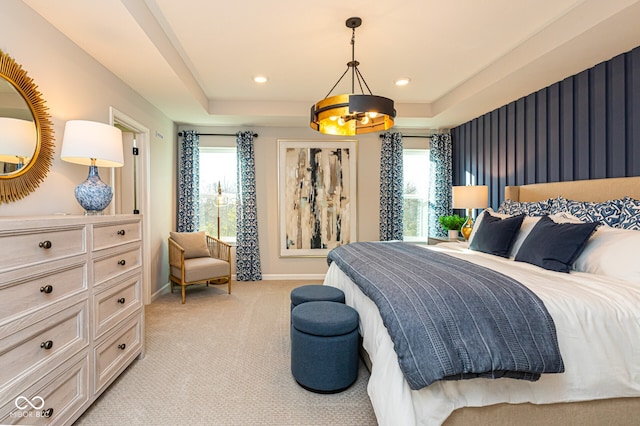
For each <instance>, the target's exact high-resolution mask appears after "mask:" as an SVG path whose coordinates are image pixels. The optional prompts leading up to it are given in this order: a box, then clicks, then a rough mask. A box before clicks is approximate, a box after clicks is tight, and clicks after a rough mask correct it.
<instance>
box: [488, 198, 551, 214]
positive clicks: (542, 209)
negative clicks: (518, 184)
mask: <svg viewBox="0 0 640 426" xmlns="http://www.w3.org/2000/svg"><path fill="white" fill-rule="evenodd" d="M498 213H501V214H509V215H518V214H523V213H524V214H526V215H527V216H546V215H548V214H550V213H551V199H548V200H544V201H528V202H527V201H512V200H504V201H503V202H502V204H500V207H498Z"/></svg>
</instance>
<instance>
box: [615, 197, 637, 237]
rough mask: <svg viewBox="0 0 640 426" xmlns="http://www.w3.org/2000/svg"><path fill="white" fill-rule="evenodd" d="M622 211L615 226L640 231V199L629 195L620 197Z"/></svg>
mask: <svg viewBox="0 0 640 426" xmlns="http://www.w3.org/2000/svg"><path fill="white" fill-rule="evenodd" d="M621 210H622V212H621V215H620V221H619V222H618V223H617V224H616V228H623V229H633V230H634V231H640V200H636V199H635V198H631V197H624V198H623V199H622V208H621Z"/></svg>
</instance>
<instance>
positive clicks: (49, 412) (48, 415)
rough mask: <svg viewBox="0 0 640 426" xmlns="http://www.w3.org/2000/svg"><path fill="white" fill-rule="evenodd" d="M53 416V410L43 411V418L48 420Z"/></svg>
mask: <svg viewBox="0 0 640 426" xmlns="http://www.w3.org/2000/svg"><path fill="white" fill-rule="evenodd" d="M52 415H53V408H47V409H46V410H42V417H46V418H47V419H48V418H49V417H51V416H52Z"/></svg>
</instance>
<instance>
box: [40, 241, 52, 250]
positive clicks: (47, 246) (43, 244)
mask: <svg viewBox="0 0 640 426" xmlns="http://www.w3.org/2000/svg"><path fill="white" fill-rule="evenodd" d="M52 245H53V244H51V241H49V240H46V241H41V242H40V244H38V247H40V248H43V249H50V248H51V246H52Z"/></svg>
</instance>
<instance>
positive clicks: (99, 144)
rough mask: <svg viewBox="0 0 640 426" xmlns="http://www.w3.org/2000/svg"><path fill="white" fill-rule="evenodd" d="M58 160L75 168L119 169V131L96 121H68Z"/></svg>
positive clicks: (120, 158)
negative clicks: (82, 166)
mask: <svg viewBox="0 0 640 426" xmlns="http://www.w3.org/2000/svg"><path fill="white" fill-rule="evenodd" d="M60 158H61V159H62V160H64V161H68V162H70V163H76V164H84V165H86V166H90V165H91V160H92V159H95V165H96V166H98V167H121V166H122V165H123V164H124V154H123V152H122V132H121V131H120V129H118V128H116V127H113V126H110V125H108V124H104V123H97V122H95V121H83V120H71V121H67V123H66V124H65V126H64V137H63V139H62V152H61V154H60Z"/></svg>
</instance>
